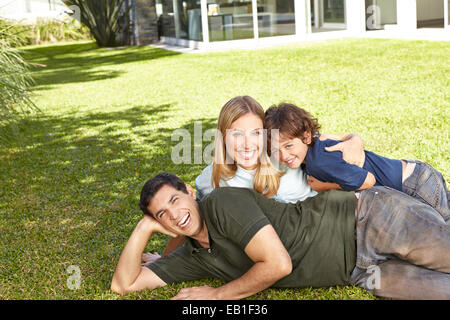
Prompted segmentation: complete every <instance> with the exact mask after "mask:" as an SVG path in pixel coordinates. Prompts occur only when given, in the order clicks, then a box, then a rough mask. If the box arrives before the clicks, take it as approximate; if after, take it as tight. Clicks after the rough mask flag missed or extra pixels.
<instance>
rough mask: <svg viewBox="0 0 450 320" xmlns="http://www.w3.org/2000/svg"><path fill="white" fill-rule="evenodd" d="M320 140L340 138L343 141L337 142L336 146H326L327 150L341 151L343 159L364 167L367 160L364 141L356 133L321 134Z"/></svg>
mask: <svg viewBox="0 0 450 320" xmlns="http://www.w3.org/2000/svg"><path fill="white" fill-rule="evenodd" d="M319 139H320V140H326V139H331V140H340V141H343V142H340V143H337V144H335V145H334V146H331V147H326V148H325V151H328V152H333V151H341V152H342V159H344V160H345V161H346V162H348V163H350V164H354V165H356V166H358V167H360V168H362V167H363V165H364V161H366V155H365V153H364V141H363V140H362V139H361V137H360V136H359V135H358V134H356V133H347V134H342V135H338V134H321V135H320V137H319Z"/></svg>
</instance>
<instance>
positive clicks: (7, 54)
mask: <svg viewBox="0 0 450 320" xmlns="http://www.w3.org/2000/svg"><path fill="white" fill-rule="evenodd" d="M19 43H20V39H18V38H17V37H16V36H15V35H14V34H13V33H11V28H8V27H4V26H0V125H4V124H5V123H7V122H10V121H11V120H15V119H17V117H18V116H20V115H24V114H26V113H29V112H30V111H33V110H37V107H36V106H35V105H34V103H33V102H32V101H31V100H30V98H29V91H28V88H29V85H30V84H31V81H32V78H31V76H30V74H29V72H28V65H27V63H26V62H25V61H24V60H23V58H22V56H21V54H20V52H19V50H18V49H15V48H13V47H12V45H14V44H15V45H17V44H19ZM0 135H1V134H0Z"/></svg>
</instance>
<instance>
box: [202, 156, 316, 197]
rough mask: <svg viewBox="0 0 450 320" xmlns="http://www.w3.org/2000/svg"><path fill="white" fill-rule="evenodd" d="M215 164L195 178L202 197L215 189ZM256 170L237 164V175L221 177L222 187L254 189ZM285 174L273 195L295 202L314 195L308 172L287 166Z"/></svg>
mask: <svg viewBox="0 0 450 320" xmlns="http://www.w3.org/2000/svg"><path fill="white" fill-rule="evenodd" d="M212 168H213V165H212V164H210V165H209V166H207V167H206V168H205V169H203V171H202V173H201V174H200V175H199V176H198V177H197V178H196V179H195V188H196V189H197V192H198V194H197V196H198V197H199V198H200V199H202V198H203V197H204V196H205V195H207V194H208V193H210V192H211V191H213V190H214V187H213V184H212V182H211V176H212ZM255 171H256V169H255V170H245V169H243V168H241V167H240V166H237V170H236V175H235V176H234V177H233V178H231V179H229V180H223V179H221V180H220V182H219V186H220V187H239V188H249V189H253V178H254V176H255ZM284 171H285V174H284V175H283V176H282V177H281V179H280V187H279V188H278V192H277V194H276V195H275V196H273V197H271V198H273V199H275V200H277V201H280V202H291V203H295V202H297V201H299V200H301V201H303V200H305V199H306V198H309V197H314V196H315V195H316V194H317V192H316V191H314V190H312V189H311V187H310V186H309V185H308V183H307V177H306V173H305V172H304V171H303V170H302V169H301V168H298V169H289V168H286V170H284Z"/></svg>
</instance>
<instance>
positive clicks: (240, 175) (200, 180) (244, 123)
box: [143, 96, 363, 263]
mask: <svg viewBox="0 0 450 320" xmlns="http://www.w3.org/2000/svg"><path fill="white" fill-rule="evenodd" d="M263 124H264V109H263V108H262V107H261V105H260V104H259V103H258V102H257V101H256V100H255V99H253V98H251V97H249V96H238V97H235V98H233V99H231V100H230V101H228V102H227V103H226V104H225V105H224V106H223V108H222V110H221V111H220V115H219V120H218V124H217V133H216V137H215V148H214V160H213V163H212V164H210V165H209V166H207V167H206V168H205V169H203V171H202V173H201V174H200V175H199V176H198V177H197V178H196V179H195V186H196V189H197V197H198V198H199V199H201V198H203V197H204V196H205V195H207V194H208V193H210V192H211V191H212V190H214V189H215V188H218V187H225V186H229V187H242V188H253V189H255V190H256V191H257V192H259V193H261V194H263V195H265V196H266V197H272V198H274V199H275V200H277V201H282V202H292V203H295V202H297V201H299V200H304V199H306V198H308V197H312V196H314V195H316V194H317V193H316V192H315V191H313V190H312V189H311V187H310V186H309V185H308V183H307V177H306V175H305V173H304V172H303V171H302V169H301V168H298V169H289V168H286V170H283V171H281V170H279V169H277V168H276V167H275V166H274V165H273V163H272V162H271V160H270V158H269V156H268V154H267V150H266V145H267V144H266V142H267V141H266V135H265V134H264V130H263ZM322 138H332V139H336V140H348V141H346V142H343V143H341V145H340V146H339V145H336V146H335V148H333V149H330V150H329V151H332V150H340V151H342V152H343V157H344V159H345V157H346V155H347V157H348V154H350V155H351V156H353V159H351V162H352V163H359V162H360V161H361V157H360V154H361V153H362V152H363V146H362V143H361V139H360V138H359V136H357V135H352V134H350V135H343V136H340V135H326V136H324V135H323V136H321V139H322ZM354 150H357V152H355V151H354ZM355 155H356V156H355ZM349 162H350V161H349ZM183 242H184V238H180V237H177V238H172V239H171V240H170V241H169V243H168V245H167V247H166V249H165V250H164V252H163V255H166V254H168V253H170V252H171V251H173V250H174V249H176V248H177V247H179V246H180V245H181V244H182V243H183ZM156 258H158V256H157V257H153V258H152V255H151V254H144V256H143V260H144V261H146V263H150V262H151V261H152V260H153V259H156Z"/></svg>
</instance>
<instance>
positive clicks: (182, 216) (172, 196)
mask: <svg viewBox="0 0 450 320" xmlns="http://www.w3.org/2000/svg"><path fill="white" fill-rule="evenodd" d="M188 192H189V190H188ZM148 209H149V211H150V212H151V213H152V215H153V218H155V219H156V221H158V222H159V223H160V224H161V225H162V226H163V227H165V228H166V229H167V230H169V231H172V232H173V233H176V234H178V235H184V236H189V237H195V236H196V235H198V233H199V232H200V230H201V229H202V227H203V220H202V218H201V216H200V212H199V208H198V204H197V202H196V201H195V195H193V194H191V193H188V194H186V193H184V192H182V191H179V190H177V189H175V188H174V187H172V186H170V185H164V186H163V187H162V188H161V189H160V190H158V192H157V193H156V194H155V196H154V197H153V199H152V200H151V201H150V203H149V206H148Z"/></svg>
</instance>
